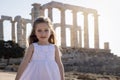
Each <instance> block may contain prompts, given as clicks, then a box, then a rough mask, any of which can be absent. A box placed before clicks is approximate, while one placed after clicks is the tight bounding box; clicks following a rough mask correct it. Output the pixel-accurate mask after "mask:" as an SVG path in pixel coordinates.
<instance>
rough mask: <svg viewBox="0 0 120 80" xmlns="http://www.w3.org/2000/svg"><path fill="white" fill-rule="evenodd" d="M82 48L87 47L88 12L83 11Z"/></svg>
mask: <svg viewBox="0 0 120 80" xmlns="http://www.w3.org/2000/svg"><path fill="white" fill-rule="evenodd" d="M83 15H84V48H89V32H88V13H87V12H84V13H83Z"/></svg>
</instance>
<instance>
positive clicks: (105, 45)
mask: <svg viewBox="0 0 120 80" xmlns="http://www.w3.org/2000/svg"><path fill="white" fill-rule="evenodd" d="M104 49H106V50H109V42H105V43H104Z"/></svg>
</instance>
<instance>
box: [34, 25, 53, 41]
mask: <svg viewBox="0 0 120 80" xmlns="http://www.w3.org/2000/svg"><path fill="white" fill-rule="evenodd" d="M35 35H36V37H37V39H38V40H39V42H40V43H41V42H42V43H48V39H49V37H50V35H51V30H50V28H49V26H48V24H47V23H39V24H36V26H35Z"/></svg>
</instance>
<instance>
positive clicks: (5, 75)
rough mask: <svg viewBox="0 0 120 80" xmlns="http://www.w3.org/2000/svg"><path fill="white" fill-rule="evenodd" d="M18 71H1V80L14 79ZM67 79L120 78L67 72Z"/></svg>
mask: <svg viewBox="0 0 120 80" xmlns="http://www.w3.org/2000/svg"><path fill="white" fill-rule="evenodd" d="M15 76H16V72H6V71H0V80H14V79H15ZM65 80H120V77H118V76H110V75H100V74H91V73H86V74H85V73H77V72H66V73H65Z"/></svg>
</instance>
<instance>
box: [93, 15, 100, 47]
mask: <svg viewBox="0 0 120 80" xmlns="http://www.w3.org/2000/svg"><path fill="white" fill-rule="evenodd" d="M94 48H96V49H99V29H98V15H97V14H94Z"/></svg>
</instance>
